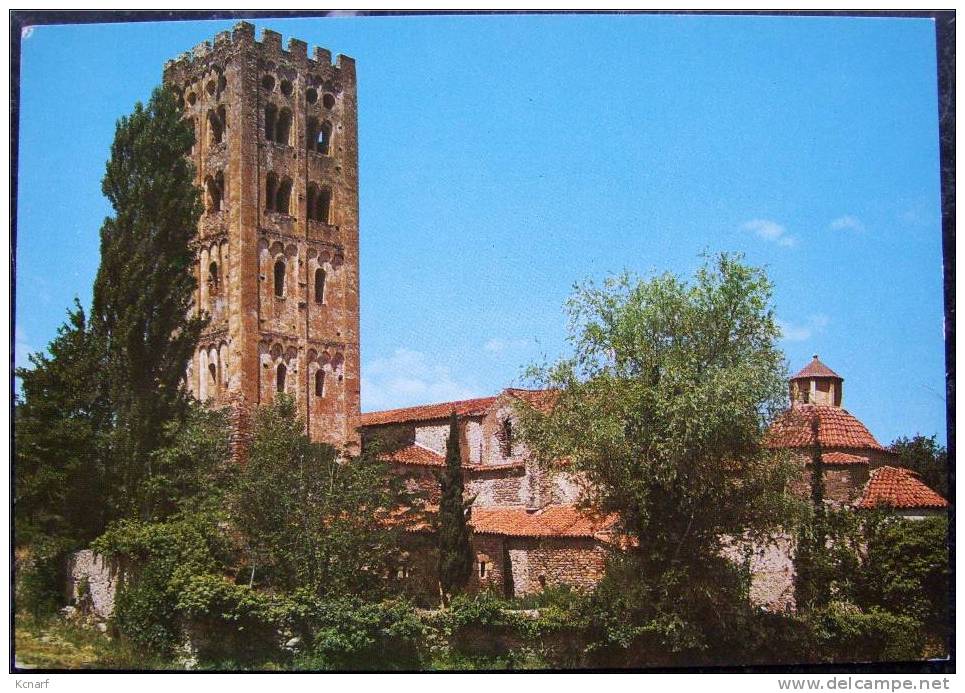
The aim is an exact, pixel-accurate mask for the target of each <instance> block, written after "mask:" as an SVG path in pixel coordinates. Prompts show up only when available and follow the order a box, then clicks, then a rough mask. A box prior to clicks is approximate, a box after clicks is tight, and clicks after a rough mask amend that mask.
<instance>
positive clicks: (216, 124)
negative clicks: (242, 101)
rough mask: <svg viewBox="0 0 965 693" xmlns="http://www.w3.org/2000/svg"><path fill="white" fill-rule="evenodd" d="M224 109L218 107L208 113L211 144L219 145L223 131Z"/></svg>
mask: <svg viewBox="0 0 965 693" xmlns="http://www.w3.org/2000/svg"><path fill="white" fill-rule="evenodd" d="M225 115H226V113H225V107H224V106H219V107H218V109H217V110H216V111H208V127H209V129H210V132H211V144H221V142H222V141H223V140H224V131H225Z"/></svg>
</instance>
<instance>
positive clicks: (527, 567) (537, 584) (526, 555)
mask: <svg viewBox="0 0 965 693" xmlns="http://www.w3.org/2000/svg"><path fill="white" fill-rule="evenodd" d="M506 541H507V551H508V553H509V560H510V564H511V566H512V576H513V591H514V593H515V594H516V595H524V594H532V593H534V592H539V591H541V590H542V589H543V588H544V587H551V586H554V585H569V586H570V587H575V588H578V589H585V590H589V589H592V588H593V587H594V586H595V585H596V583H597V582H599V581H600V579H601V578H602V577H603V571H604V568H605V566H606V556H607V549H606V548H605V547H604V546H603V545H602V544H600V542H598V541H596V540H594V539H591V538H581V537H552V538H550V537H545V538H544V537H512V538H508V539H507V540H506Z"/></svg>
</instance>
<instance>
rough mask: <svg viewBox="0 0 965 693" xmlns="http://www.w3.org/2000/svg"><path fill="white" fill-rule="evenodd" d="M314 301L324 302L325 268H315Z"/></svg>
mask: <svg viewBox="0 0 965 693" xmlns="http://www.w3.org/2000/svg"><path fill="white" fill-rule="evenodd" d="M315 303H325V270H323V269H322V268H321V267H319V268H318V269H317V270H315Z"/></svg>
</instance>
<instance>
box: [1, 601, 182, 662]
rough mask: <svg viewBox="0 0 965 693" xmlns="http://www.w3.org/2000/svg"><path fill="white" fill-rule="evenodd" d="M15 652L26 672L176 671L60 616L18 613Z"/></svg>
mask: <svg viewBox="0 0 965 693" xmlns="http://www.w3.org/2000/svg"><path fill="white" fill-rule="evenodd" d="M14 647H15V649H14V653H15V655H16V662H17V666H18V667H20V668H24V669H138V670H144V669H177V668H179V666H178V665H177V663H175V662H172V661H165V660H161V659H158V658H156V657H145V656H144V655H143V654H142V653H140V652H136V651H134V650H133V649H132V648H131V647H130V646H129V645H127V644H124V643H121V642H119V641H117V640H114V639H113V638H110V637H109V636H108V635H106V634H104V633H101V632H100V631H97V630H95V629H93V628H86V627H82V626H79V625H76V624H73V623H70V622H68V621H65V620H64V619H62V618H60V617H59V616H48V617H41V618H37V617H34V616H31V615H28V614H22V613H21V614H17V616H16V619H15V621H14Z"/></svg>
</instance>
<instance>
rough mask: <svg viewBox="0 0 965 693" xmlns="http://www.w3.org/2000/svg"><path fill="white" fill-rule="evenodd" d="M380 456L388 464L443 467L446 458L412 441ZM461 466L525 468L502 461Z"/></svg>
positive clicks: (481, 469)
mask: <svg viewBox="0 0 965 693" xmlns="http://www.w3.org/2000/svg"><path fill="white" fill-rule="evenodd" d="M381 458H382V459H383V460H384V461H386V462H389V463H390V464H401V465H410V466H413V467H444V466H445V464H446V458H445V456H444V455H440V454H439V453H438V452H436V451H435V450H430V449H429V448H427V447H425V446H422V445H419V444H418V443H412V444H411V445H406V446H405V447H401V448H396V449H395V450H390V451H388V452H384V453H382V455H381ZM462 468H463V469H465V470H467V471H470V472H504V471H508V470H515V469H525V468H526V463H525V462H502V463H499V464H464V465H462Z"/></svg>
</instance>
